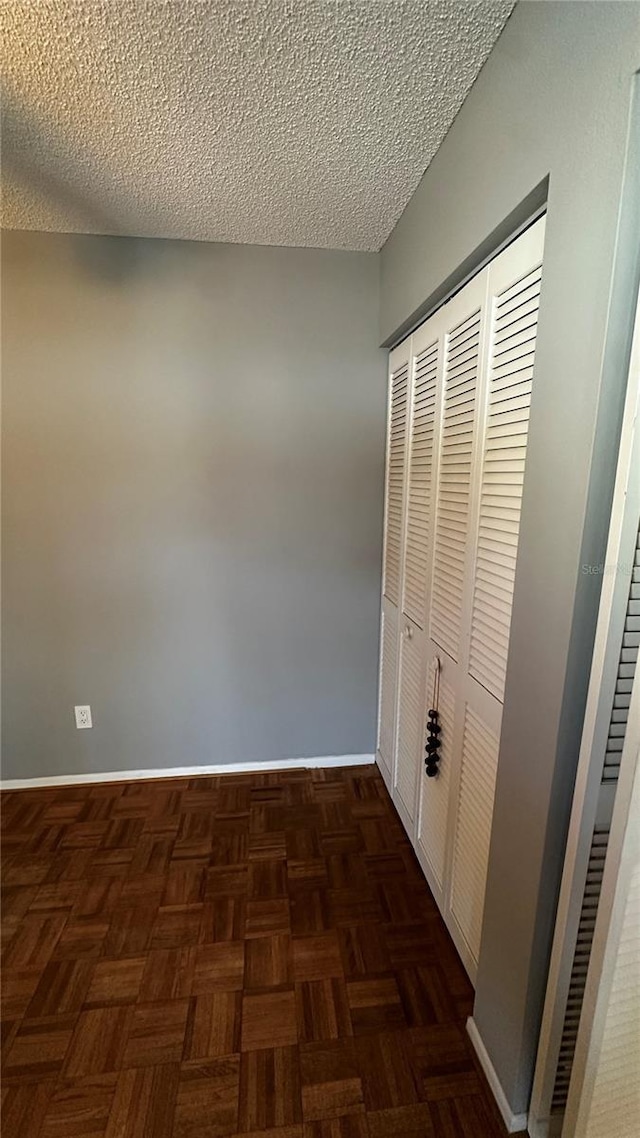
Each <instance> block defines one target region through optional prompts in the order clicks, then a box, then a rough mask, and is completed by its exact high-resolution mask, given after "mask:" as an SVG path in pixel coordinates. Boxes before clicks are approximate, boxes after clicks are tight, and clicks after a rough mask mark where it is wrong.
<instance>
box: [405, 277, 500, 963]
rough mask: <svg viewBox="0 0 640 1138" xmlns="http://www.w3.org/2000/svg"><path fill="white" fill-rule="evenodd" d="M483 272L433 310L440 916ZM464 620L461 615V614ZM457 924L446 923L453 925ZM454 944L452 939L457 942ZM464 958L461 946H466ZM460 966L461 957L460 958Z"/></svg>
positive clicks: (435, 858)
mask: <svg viewBox="0 0 640 1138" xmlns="http://www.w3.org/2000/svg"><path fill="white" fill-rule="evenodd" d="M486 291H487V278H486V273H481V274H479V276H477V277H475V278H474V279H473V280H472V281H471V282H470V283H469V284H468V285H467V286H466V287H465V288H464V289H462V290H461V292H460V293H458V295H457V296H455V297H454V298H453V300H451V301H450V302H449V304H447V305H446V306H445V307H444V308H443V309H442V310H441V312H440V313H439V314H438V315H439V318H440V321H441V325H440V328H441V338H440V342H441V352H442V376H441V382H440V393H439V400H440V407H439V423H438V428H439V429H438V438H439V446H438V448H437V452H438V453H437V464H436V477H435V483H434V491H433V499H434V504H435V511H434V513H435V517H434V520H433V533H434V537H433V555H432V575H431V582H430V608H429V620H428V641H427V660H428V664H427V670H428V683H427V692H426V697H425V701H426V704H427V707H429V706H430V705H431V699H432V690H433V689H432V679H433V666H434V660H435V659H436V658H438V659H439V660H440V663H441V668H442V672H441V684H440V704H439V711H440V719H441V727H442V734H441V751H440V764H439V772H438V776H437V778H433V779H429V778H427V777H426V775H425V774H424V766H423V765H422V775H421V780H420V788H419V802H420V808H419V815H418V826H417V843H416V845H417V852H418V856H419V858H420V861H421V864H422V866H423V869H424V871H425V873H426V875H427V878H428V880H429V884H430V886H431V889H432V890H433V893H434V896H435V897H436V900H437V901H438V903H439V904H440V905H441V907H442V910H443V912H444V914H445V917H446V915H447V911H448V903H449V893H450V863H451V824H452V806H451V799H452V795H454V794H455V793H456V792H457V786H458V781H459V768H460V758H461V749H462V725H463V721H464V707H465V682H464V681H465V677H466V645H467V643H468V635H467V634H465V614H466V613H467V612H468V610H469V605H470V599H469V598H470V588H469V573H470V564H471V562H470V556H471V555H470V541H471V537H472V519H473V503H474V471H475V470H476V469H477V467H478V462H479V457H478V456H479V444H478V424H479V415H480V406H481V401H480V397H481V390H480V384H481V375H482V351H483V345H484V339H485V336H484V308H485V301H486ZM466 623H467V624H468V617H467V618H466ZM455 931H457V930H454V932H455ZM459 947H460V946H459ZM467 957H468V953H467ZM465 963H467V965H468V959H465Z"/></svg>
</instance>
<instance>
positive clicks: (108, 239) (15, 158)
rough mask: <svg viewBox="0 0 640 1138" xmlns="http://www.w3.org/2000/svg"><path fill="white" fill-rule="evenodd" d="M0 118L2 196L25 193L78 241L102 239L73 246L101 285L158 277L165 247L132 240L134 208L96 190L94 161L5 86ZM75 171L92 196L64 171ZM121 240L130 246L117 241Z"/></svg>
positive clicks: (111, 193)
mask: <svg viewBox="0 0 640 1138" xmlns="http://www.w3.org/2000/svg"><path fill="white" fill-rule="evenodd" d="M0 117H1V125H2V182H3V191H4V193H5V194H6V193H7V191H8V192H9V193H11V191H13V192H14V193H17V194H20V192H23V193H25V192H26V193H29V194H30V195H33V196H35V198H36V199H39V200H41V201H44V202H46V203H50V205H51V207H52V209H53V210H54V211H55V212H57V213H59V215H60V216H61V217H63V218H67V219H68V222H69V224H71V222H72V223H73V228H74V230H77V233H78V235H79V236H82V237H84V236H85V235H86V234H100V235H101V236H102V237H103V240H101V241H84V240H78V241H76V242H74V252H75V255H76V257H77V260H78V263H79V264H80V265H81V267H82V268H83V269H84V270H86V271H87V272H88V273H89V274H90V275H92V276H95V277H96V278H98V279H99V280H101V281H104V282H106V283H112V284H121V283H122V282H123V281H124V280H125V279H128V278H129V277H132V276H140V275H141V274H142V273H155V272H156V270H157V268H158V266H159V263H160V260H161V257H162V249H161V245H160V244H157V245H155V246H154V243H153V242H151V241H148V240H147V239H145V238H140V239H136V238H135V237H132V236H130V234H131V233H132V231H135V220H134V218H133V217H132V213H131V209H130V207H126V206H125V205H124V204H123V203H122V202H119V201H118V192H117V190H116V189H115V188H114V187H111V189H110V190H109V191H108V195H107V194H105V191H104V190H100V191H99V192H98V191H97V190H96V191H95V192H93V191H92V189H91V186H90V182H91V173H90V172H91V169H92V162H91V156H90V155H88V154H81V153H79V152H78V149H77V148H74V147H72V146H71V145H70V144H69V143H68V142H67V141H66V140H65V139H64V138H63V136H62V135H61V134H60V133H59V132H57V131H56V129H55V127H54V126H52V125H51V124H50V123H45V122H44V121H43V120H40V121H38V119H37V118H36V116H35V115H34V114H33V111H32V110H31V109H30V108H29V107H27V106H26V105H25V104H24V102H22V101H21V100H20V99H19V98H18V97H17V96H16V95H15V93H14V92H13V91H11V90H10V89H9V88H8V87H7V84H6V82H4V83H3V84H2V87H1V88H0ZM74 169H75V170H77V171H78V177H77V179H75V181H76V182H77V183H78V184H82V183H85V184H88V192H84V193H80V192H79V191H78V190H77V188H76V187H75V186H74V185H71V184H70V181H69V179H68V177H65V176H64V175H63V174H62V173H61V172H60V171H62V170H64V171H68V170H74ZM101 179H103V172H102V171H101ZM107 196H108V201H106V202H105V200H104V199H105V197H107ZM62 228H64V226H63V227H62ZM123 236H126V237H127V240H126V241H121V240H119V238H120V237H123ZM71 239H72V240H73V234H71ZM143 246H144V255H143V253H142V248H143ZM154 248H155V250H156V255H155V256H154Z"/></svg>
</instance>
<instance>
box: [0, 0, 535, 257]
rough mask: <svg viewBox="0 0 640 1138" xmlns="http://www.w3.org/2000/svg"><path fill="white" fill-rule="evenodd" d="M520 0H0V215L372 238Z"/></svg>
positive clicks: (203, 236)
mask: <svg viewBox="0 0 640 1138" xmlns="http://www.w3.org/2000/svg"><path fill="white" fill-rule="evenodd" d="M512 7H513V0H0V19H1V22H2V37H3V43H4V50H3V62H2V90H3V98H2V104H3V120H4V121H3V166H2V171H3V175H2V180H3V218H2V221H3V225H4V226H5V227H7V228H13V229H44V230H50V229H53V230H64V231H80V232H85V233H128V234H134V235H140V236H159V237H183V238H193V239H196V240H204V241H235V242H254V243H259V244H268V245H307V246H322V247H330V248H344V249H379V248H380V246H381V245H382V243H383V242H384V240H385V239H386V237H387V236H388V234H389V233H390V231H391V229H392V228H393V226H394V224H395V222H396V220H397V219H398V217H399V215H400V214H401V212H402V210H403V208H404V206H405V205H406V203H407V201H408V199H409V197H410V196H411V194H412V192H413V190H414V189H415V187H416V185H417V183H418V181H419V179H420V177H421V175H422V174H423V173H424V171H425V169H426V167H427V166H428V164H429V162H430V161H431V159H432V157H433V155H434V154H435V152H436V150H437V149H438V146H439V145H440V143H441V142H442V139H443V138H444V136H445V134H446V132H447V130H448V128H449V126H450V125H451V123H452V121H453V119H454V117H455V115H456V112H457V111H458V109H459V107H460V105H461V103H462V101H463V99H464V97H465V95H466V94H467V92H468V90H469V88H470V86H471V84H472V83H473V81H474V79H475V78H476V76H477V74H478V72H479V70H480V68H481V67H482V64H483V63H484V61H485V59H486V58H487V55H488V54H489V52H490V50H491V48H492V46H493V44H494V43H495V40H496V39H497V37H498V35H499V34H500V31H501V30H502V27H503V25H504V23H505V20H506V19H507V17H508V15H509V13H510V11H511V9H512Z"/></svg>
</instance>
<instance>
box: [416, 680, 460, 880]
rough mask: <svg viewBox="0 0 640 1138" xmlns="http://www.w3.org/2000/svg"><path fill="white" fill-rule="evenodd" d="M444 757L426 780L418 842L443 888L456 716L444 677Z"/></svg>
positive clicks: (441, 703) (441, 710)
mask: <svg viewBox="0 0 640 1138" xmlns="http://www.w3.org/2000/svg"><path fill="white" fill-rule="evenodd" d="M434 669H435V663H432V665H431V668H430V669H429V682H428V685H427V699H428V700H430V699H431V693H432V692H433V676H434ZM438 711H439V714H440V726H441V727H442V732H441V735H440V744H441V746H440V758H439V762H438V774H437V776H436V777H435V778H426V777H425V778H423V779H422V803H421V807H420V834H419V837H418V842H419V845H420V848H421V850H422V853H423V854H424V857H425V859H426V861H427V864H428V866H429V869H430V870H431V872H432V874H433V877H434V880H435V882H436V884H437V885H438V887H439V888H442V886H443V883H444V868H445V858H446V850H447V815H448V810H449V787H450V784H451V764H452V761H453V749H452V748H453V727H454V716H455V694H454V691H453V688H452V687H451V685H450V684H449V683H447V681H446V679H445V678H444V676H442V677H441V679H440V699H439V705H438Z"/></svg>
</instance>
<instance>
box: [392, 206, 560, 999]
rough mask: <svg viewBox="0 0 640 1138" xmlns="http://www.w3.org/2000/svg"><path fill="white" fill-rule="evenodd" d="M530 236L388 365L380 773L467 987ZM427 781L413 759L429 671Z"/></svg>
mask: <svg viewBox="0 0 640 1138" xmlns="http://www.w3.org/2000/svg"><path fill="white" fill-rule="evenodd" d="M543 239H544V221H539V222H536V223H535V224H534V225H533V226H531V227H530V228H529V229H528V230H527V231H526V232H525V233H524V234H523V235H522V236H521V237H519V238H518V239H517V240H516V241H514V242H513V244H512V245H510V246H509V247H508V248H507V249H505V250H504V251H503V252H502V253H501V254H500V255H499V256H498V257H496V259H495V260H494V261H492V262H491V264H490V265H488V266H487V268H485V269H484V270H483V271H482V272H480V273H479V274H478V275H477V276H476V277H474V278H473V279H472V280H471V281H470V282H469V284H467V285H466V286H465V287H464V288H463V289H461V290H460V292H459V293H458V294H457V295H456V296H454V297H453V299H452V300H450V301H449V302H448V303H447V304H446V305H445V306H444V307H443V308H441V309H440V310H439V311H438V312H436V313H435V315H434V316H432V317H430V319H429V320H427V321H426V322H425V323H424V324H423V325H422V326H421V327H420V328H418V329H417V331H416V332H414V333H413V335H412V336H411V337H409V338H408V339H407V340H405V341H404V342H403V343H402V344H400V345H399V346H398V348H396V349H394V351H393V352H392V353H391V358H390V409H389V440H388V451H387V494H386V502H387V504H386V524H385V572H384V586H383V594H384V595H383V602H382V646H381V666H380V704H379V707H380V711H379V740H378V747H379V759H380V765H381V769H382V771H383V774H384V776H385V779H386V781H387V785H388V786H389V787H390V789H391V792H392V794H393V799H394V803H395V805H396V808H397V809H398V812H399V814H400V816H401V818H402V820H403V822H404V825H405V827H406V829H407V831H408V833H409V835H410V837H411V838H412V841H413V842H414V845H415V848H416V852H417V854H418V857H419V859H420V862H421V864H422V866H423V869H424V871H425V873H426V876H427V878H428V880H429V883H430V885H431V888H432V890H433V892H434V895H435V897H436V900H437V902H438V904H439V906H440V908H441V911H442V913H443V916H444V918H445V920H446V922H447V925H448V927H449V929H450V931H451V933H452V936H453V937H454V940H455V942H456V944H457V947H458V950H459V951H460V954H461V956H462V958H463V960H464V962H465V965H466V967H467V969H468V971H469V973H470V975H471V976H472V977H473V976H474V975H475V969H476V966H477V961H478V955H479V950H480V938H481V932H482V914H483V906H484V893H485V885H486V874H487V863H488V856H489V843H490V837H491V823H492V814H493V799H494V791H495V781H496V773H497V765H498V753H499V744H500V725H501V718H502V704H503V699H504V686H505V677H506V672H507V660H508V649H509V625H510V619H511V605H512V598H513V588H514V581H515V569H516V559H517V547H518V533H519V524H520V507H521V500H522V488H523V481H524V465H525V457H526V445H527V432H528V421H529V405H530V398H531V383H532V376H533V355H534V350H535V338H536V329H537V315H538V301H539V294H540V279H541V264H542V245H543ZM436 660H437V661H439V664H440V689H439V713H440V721H441V726H442V735H441V742H442V746H441V754H440V764H439V773H438V776H437V777H436V778H434V779H428V778H426V775H425V773H424V761H423V760H424V747H425V741H426V723H427V710H428V708H429V707H430V706H431V702H432V693H433V685H434V674H435V662H436Z"/></svg>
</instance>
